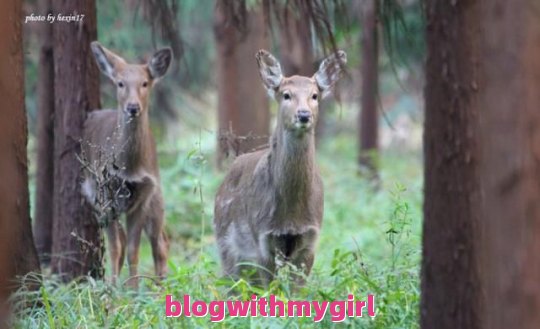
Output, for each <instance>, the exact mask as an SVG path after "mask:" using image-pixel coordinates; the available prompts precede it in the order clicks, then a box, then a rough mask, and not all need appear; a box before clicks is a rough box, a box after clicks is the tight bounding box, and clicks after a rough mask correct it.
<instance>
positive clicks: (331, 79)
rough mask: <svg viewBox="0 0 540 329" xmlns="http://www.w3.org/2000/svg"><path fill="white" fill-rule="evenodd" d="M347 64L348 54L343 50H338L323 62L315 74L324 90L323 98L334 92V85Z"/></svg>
mask: <svg viewBox="0 0 540 329" xmlns="http://www.w3.org/2000/svg"><path fill="white" fill-rule="evenodd" d="M345 64H347V54H346V53H345V52H344V51H343V50H338V51H337V52H336V53H334V54H332V55H330V56H328V57H327V58H325V59H324V60H323V61H322V62H321V65H320V66H319V70H318V71H317V73H315V75H314V76H313V78H314V79H315V81H316V82H317V86H318V87H319V89H320V90H321V92H322V97H321V98H325V97H327V96H328V95H330V94H331V93H332V89H333V88H334V85H335V84H336V83H337V82H338V81H339V78H340V77H341V73H342V71H343V66H344V65H345Z"/></svg>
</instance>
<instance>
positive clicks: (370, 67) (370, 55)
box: [358, 0, 379, 178]
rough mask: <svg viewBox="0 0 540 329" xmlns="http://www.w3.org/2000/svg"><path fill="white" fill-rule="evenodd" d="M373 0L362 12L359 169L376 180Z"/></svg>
mask: <svg viewBox="0 0 540 329" xmlns="http://www.w3.org/2000/svg"><path fill="white" fill-rule="evenodd" d="M378 39H379V38H378V31H377V4H376V0H367V1H366V2H365V4H364V8H363V11H362V71H361V74H362V99H361V109H360V116H359V121H360V122H359V132H360V134H359V144H358V145H359V146H360V150H359V157H358V163H359V165H360V167H363V168H366V169H368V171H369V172H370V175H371V176H373V177H374V178H375V177H377V164H376V161H377V154H378V130H379V128H378V126H379V117H378V113H377V97H378V95H379V42H378Z"/></svg>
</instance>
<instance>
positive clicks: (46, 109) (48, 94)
mask: <svg viewBox="0 0 540 329" xmlns="http://www.w3.org/2000/svg"><path fill="white" fill-rule="evenodd" d="M39 6H40V13H41V14H42V15H47V14H48V13H51V12H52V3H51V0H40V3H39ZM52 34H53V24H48V23H40V24H39V34H38V35H39V37H40V41H41V48H40V54H39V68H38V79H39V80H38V86H37V88H38V93H37V97H38V117H37V144H38V147H37V173H36V208H35V213H34V234H35V241H36V248H37V250H38V254H39V257H40V260H41V264H42V265H44V264H47V263H49V262H50V254H51V250H52V223H53V220H52V218H53V188H54V180H53V179H54V83H53V81H54V58H53V46H52V42H53V40H52V38H53V37H52Z"/></svg>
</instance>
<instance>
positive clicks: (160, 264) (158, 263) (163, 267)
mask: <svg viewBox="0 0 540 329" xmlns="http://www.w3.org/2000/svg"><path fill="white" fill-rule="evenodd" d="M164 217H165V215H164V209H163V197H162V195H161V191H159V190H158V191H156V192H155V193H154V195H153V197H152V200H151V201H150V205H149V208H148V218H147V219H146V225H145V231H146V234H147V235H148V239H149V240H150V244H151V246H152V256H153V258H154V270H155V273H156V275H157V276H158V277H160V278H164V277H165V274H166V273H167V254H168V251H169V242H168V239H167V235H166V233H165V230H164V222H165V219H164Z"/></svg>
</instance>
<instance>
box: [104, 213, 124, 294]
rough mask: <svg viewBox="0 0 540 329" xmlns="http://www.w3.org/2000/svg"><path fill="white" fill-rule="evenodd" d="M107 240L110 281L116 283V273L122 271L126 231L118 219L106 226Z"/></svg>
mask: <svg viewBox="0 0 540 329" xmlns="http://www.w3.org/2000/svg"><path fill="white" fill-rule="evenodd" d="M107 239H108V240H109V255H110V258H111V271H112V283H113V284H116V280H117V279H118V275H119V274H120V272H121V271H122V265H123V264H124V256H125V250H126V233H125V232H124V229H123V228H122V225H121V224H120V223H119V222H118V220H113V221H111V222H110V224H109V226H108V227H107Z"/></svg>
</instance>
